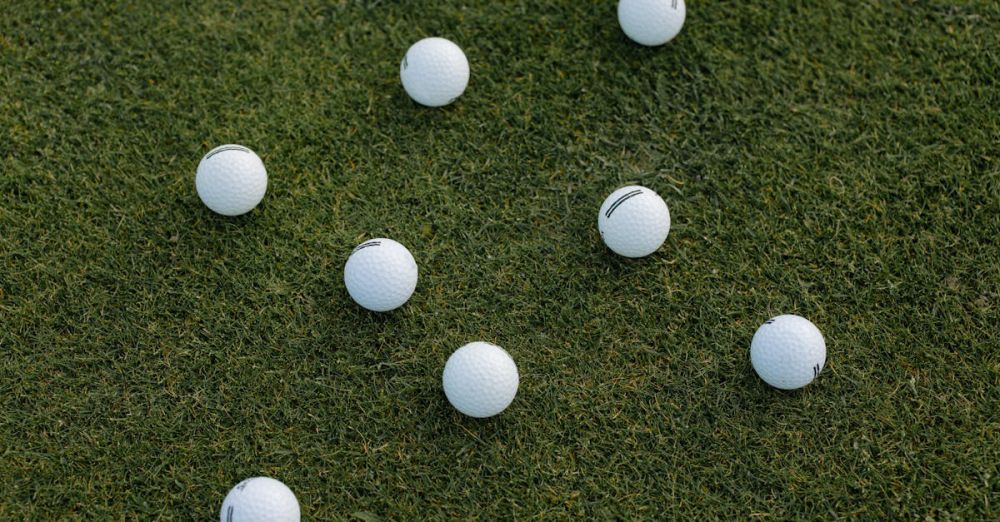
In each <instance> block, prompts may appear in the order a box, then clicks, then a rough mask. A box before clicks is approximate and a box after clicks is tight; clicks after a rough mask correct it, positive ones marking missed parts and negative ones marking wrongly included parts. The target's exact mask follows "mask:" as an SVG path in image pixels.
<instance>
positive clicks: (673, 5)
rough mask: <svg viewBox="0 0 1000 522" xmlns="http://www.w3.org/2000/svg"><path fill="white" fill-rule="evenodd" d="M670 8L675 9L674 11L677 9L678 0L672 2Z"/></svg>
mask: <svg viewBox="0 0 1000 522" xmlns="http://www.w3.org/2000/svg"><path fill="white" fill-rule="evenodd" d="M670 8H671V9H674V10H676V9H677V0H674V1H673V2H670Z"/></svg>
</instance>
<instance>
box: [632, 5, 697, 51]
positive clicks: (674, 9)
mask: <svg viewBox="0 0 1000 522" xmlns="http://www.w3.org/2000/svg"><path fill="white" fill-rule="evenodd" d="M686 16H687V9H686V8H685V6H684V0H621V1H620V2H618V23H619V24H620V25H621V26H622V31H625V34H626V35H627V36H628V37H629V38H631V39H632V41H634V42H635V43H638V44H642V45H649V46H653V45H663V44H665V43H667V42H669V41H670V40H673V38H674V37H675V36H677V33H679V32H681V27H684V18H685V17H686Z"/></svg>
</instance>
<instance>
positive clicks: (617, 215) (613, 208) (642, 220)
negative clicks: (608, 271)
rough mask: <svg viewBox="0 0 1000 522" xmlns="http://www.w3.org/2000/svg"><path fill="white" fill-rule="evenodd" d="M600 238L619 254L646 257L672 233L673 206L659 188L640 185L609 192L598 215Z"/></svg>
mask: <svg viewBox="0 0 1000 522" xmlns="http://www.w3.org/2000/svg"><path fill="white" fill-rule="evenodd" d="M597 228H598V230H600V232H601V239H603V240H604V244H606V245H608V248H610V249H611V250H612V251H614V252H615V253H616V254H618V255H621V256H625V257H643V256H648V255H649V254H652V253H653V252H656V249H658V248H660V245H662V244H663V241H664V240H666V239H667V234H669V233H670V210H669V209H668V208H667V204H666V203H665V202H664V201H663V198H661V197H660V196H659V195H658V194H657V193H656V192H653V191H652V190H650V189H648V188H646V187H640V186H638V185H630V186H627V187H622V188H620V189H618V190H616V191H614V192H612V193H611V195H610V196H608V199H605V200H604V204H602V205H601V212H600V214H598V216H597Z"/></svg>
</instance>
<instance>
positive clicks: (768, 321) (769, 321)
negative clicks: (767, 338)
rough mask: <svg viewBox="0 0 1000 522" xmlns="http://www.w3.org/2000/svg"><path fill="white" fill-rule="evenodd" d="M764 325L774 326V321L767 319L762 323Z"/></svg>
mask: <svg viewBox="0 0 1000 522" xmlns="http://www.w3.org/2000/svg"><path fill="white" fill-rule="evenodd" d="M764 324H774V319H768V320H767V321H764Z"/></svg>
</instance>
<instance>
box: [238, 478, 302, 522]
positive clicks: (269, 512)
mask: <svg viewBox="0 0 1000 522" xmlns="http://www.w3.org/2000/svg"><path fill="white" fill-rule="evenodd" d="M300 517H301V514H300V513H299V501H298V500H296V499H295V494H294V493H292V490H290V489H288V486H286V485H284V484H283V483H282V482H281V481H278V480H274V479H273V478H268V477H254V478H248V479H246V480H244V481H243V482H240V483H239V484H237V485H236V486H235V487H233V489H231V490H229V494H228V495H226V499H225V500H223V501H222V510H221V511H220V513H219V520H220V521H221V522H299V518H300Z"/></svg>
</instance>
